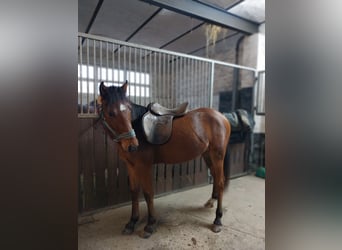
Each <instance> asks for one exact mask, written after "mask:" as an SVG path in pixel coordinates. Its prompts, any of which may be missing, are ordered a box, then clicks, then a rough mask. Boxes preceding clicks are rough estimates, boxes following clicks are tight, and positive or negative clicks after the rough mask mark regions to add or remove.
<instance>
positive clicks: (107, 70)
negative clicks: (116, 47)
mask: <svg viewBox="0 0 342 250" xmlns="http://www.w3.org/2000/svg"><path fill="white" fill-rule="evenodd" d="M106 80H107V82H108V81H109V62H108V42H106Z"/></svg>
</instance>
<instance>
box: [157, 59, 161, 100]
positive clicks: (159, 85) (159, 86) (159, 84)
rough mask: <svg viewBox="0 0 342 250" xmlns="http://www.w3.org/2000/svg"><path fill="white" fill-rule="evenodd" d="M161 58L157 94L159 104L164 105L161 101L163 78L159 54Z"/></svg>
mask: <svg viewBox="0 0 342 250" xmlns="http://www.w3.org/2000/svg"><path fill="white" fill-rule="evenodd" d="M158 54H159V56H158V79H159V80H158V83H157V93H158V99H157V100H158V102H159V103H162V100H161V95H160V92H161V86H162V83H161V81H162V76H161V64H162V63H161V53H158Z"/></svg>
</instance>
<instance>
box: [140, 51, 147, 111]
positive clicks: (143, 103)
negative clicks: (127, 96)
mask: <svg viewBox="0 0 342 250" xmlns="http://www.w3.org/2000/svg"><path fill="white" fill-rule="evenodd" d="M146 60H147V50H144V77H145V81H144V83H145V87H144V88H143V90H144V92H143V93H144V94H143V95H142V96H143V97H142V100H143V101H144V102H142V103H141V104H142V105H146V97H147V93H146V92H147V88H148V86H147V84H148V82H147V61H146Z"/></svg>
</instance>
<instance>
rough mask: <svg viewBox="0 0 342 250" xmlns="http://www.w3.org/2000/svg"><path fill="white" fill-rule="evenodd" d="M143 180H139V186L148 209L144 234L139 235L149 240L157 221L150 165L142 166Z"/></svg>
mask: <svg viewBox="0 0 342 250" xmlns="http://www.w3.org/2000/svg"><path fill="white" fill-rule="evenodd" d="M142 169H143V173H141V174H142V175H143V178H142V180H141V186H142V189H143V192H144V197H145V200H146V204H147V209H148V219H147V225H146V226H145V228H144V232H143V234H142V235H141V237H142V238H149V237H150V236H151V235H152V233H153V232H154V231H155V230H156V227H157V220H156V216H155V211H154V203H153V196H154V190H153V184H152V165H151V166H149V167H146V166H144V168H142Z"/></svg>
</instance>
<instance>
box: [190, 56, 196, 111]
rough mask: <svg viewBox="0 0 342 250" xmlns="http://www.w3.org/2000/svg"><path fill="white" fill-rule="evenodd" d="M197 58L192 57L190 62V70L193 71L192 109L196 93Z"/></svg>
mask: <svg viewBox="0 0 342 250" xmlns="http://www.w3.org/2000/svg"><path fill="white" fill-rule="evenodd" d="M195 63H196V61H195V59H191V62H190V65H189V67H190V72H191V89H192V93H190V95H191V99H190V100H191V109H193V108H194V101H193V99H194V97H193V96H194V95H196V87H195V84H196V72H195Z"/></svg>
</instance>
